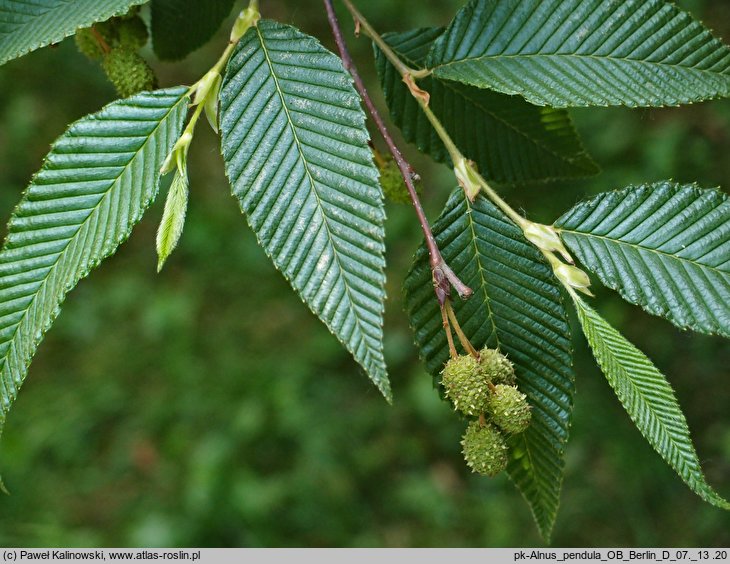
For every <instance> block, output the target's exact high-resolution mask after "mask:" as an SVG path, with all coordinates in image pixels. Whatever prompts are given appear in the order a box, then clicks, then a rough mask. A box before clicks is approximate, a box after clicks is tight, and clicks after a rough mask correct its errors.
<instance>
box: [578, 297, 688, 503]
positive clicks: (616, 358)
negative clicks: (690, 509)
mask: <svg viewBox="0 0 730 564" xmlns="http://www.w3.org/2000/svg"><path fill="white" fill-rule="evenodd" d="M578 307H579V308H580V310H581V312H582V313H583V315H584V316H585V317H586V318H587V319H590V321H591V324H592V327H593V328H594V330H595V331H597V332H599V333H602V332H601V331H600V325H601V324H600V323H599V322H595V321H594V320H593V319H592V315H591V314H592V313H593V312H592V311H590V310H588V309H586V306H585V304H583V303H580V302H579V303H578ZM606 331H608V333H611V332H612V331H611V330H610V328H607V329H606ZM602 340H603V343H604V347H603V348H604V350H607V351H609V352H610V353H611V354H610V356H612V357H613V362H614V363H615V364H616V366H617V367H618V368H619V370H620V371H621V376H622V377H621V381H622V382H624V383H625V384H628V385H629V386H630V387H632V388H633V389H634V390H635V391H636V394H637V395H638V396H639V397H640V398H641V399H642V401H643V402H644V405H646V406H647V409H648V411H649V413H651V414H652V416H653V419H654V420H655V421H656V422H657V423H658V424H659V426H660V427H661V428H662V429H663V430H664V434H665V436H667V437H668V439H669V442H670V443H671V444H672V445H673V447H674V450H675V451H676V452H678V453H679V459H680V460H681V461H682V463H683V471H682V472H686V470H687V466H688V465H690V464H691V463H692V461H691V460H689V461H688V460H687V458H686V457H685V456H684V452H683V451H682V449H680V448H679V443H677V442H676V440H675V439H674V437H673V436H672V434H671V433H670V432H669V431H668V427H667V424H666V423H665V422H664V421H663V420H662V419H661V417H660V416H659V415H657V412H656V411H655V410H654V409H653V408H652V407H651V404H650V403H649V402H648V401H647V400H646V397H647V396H646V395H645V394H644V393H643V392H642V390H641V388H640V387H639V386H638V384H636V383H635V382H634V380H633V379H632V378H631V377H630V376H629V371H628V369H626V368H625V367H624V365H623V363H622V362H621V361H620V360H619V355H618V354H616V353H615V352H614V351H613V349H612V348H611V347H610V346H609V345H608V344H607V342H606V339H605V337H603V338H602ZM629 351H631V349H630V348H629ZM609 362H610V360H609ZM641 364H644V363H641ZM655 370H656V368H655ZM607 378H608V380H609V383H611V387H612V388H613V389H614V390H616V392H618V390H619V378H618V377H616V376H614V377H610V376H608V375H607ZM653 380H654V378H653ZM664 384H666V386H667V388H668V389H669V391H670V392H671V393H672V395H673V396H674V392H673V390H672V388H671V386H670V385H669V383H668V382H666V380H665V381H664ZM619 399H620V398H619ZM626 399H628V398H626ZM621 403H622V404H623V405H626V403H628V402H624V401H623V400H621ZM675 403H676V398H675ZM675 407H677V406H675ZM627 412H628V410H627ZM629 417H631V420H632V421H633V422H634V423H637V421H636V420H637V419H639V417H636V416H635V415H634V414H633V413H630V412H629ZM673 419H675V420H677V418H675V417H673ZM678 420H684V418H683V416H682V414H681V410H680V418H679V419H678ZM637 429H639V428H638V425H637ZM680 431H685V436H686V437H687V439H688V444H689V449H690V451H691V452H692V453H693V454H694V455H695V458H696V457H697V454H696V451H695V449H694V447H693V446H692V441H691V439H690V438H689V429H688V428H687V426H686V420H685V425H684V429H680ZM639 432H640V433H641V434H642V435H643V436H644V437H646V438H647V439H649V436H648V435H647V434H646V433H645V432H644V430H642V429H639ZM650 440H653V438H651V439H650ZM651 446H652V448H654V450H656V451H657V452H658V453H659V454H660V455H661V456H662V458H664V459H665V460H667V462H669V463H670V465H672V467H674V464H673V463H672V462H671V461H670V460H669V459H668V458H669V457H667V456H665V453H663V452H661V451H660V450H659V448H658V446H655V445H654V444H652V445H651ZM675 469H676V468H675ZM676 470H677V472H678V473H679V475H680V476H681V477H682V478H683V479H685V480H686V479H688V478H689V477H692V480H693V484H694V482H695V480H696V476H694V475H693V474H694V472H692V471H690V473H689V476H688V475H683V473H682V472H680V471H679V469H676ZM691 487H692V489H693V490H695V489H696V487H695V486H694V485H693V486H691ZM698 489H699V488H698Z"/></svg>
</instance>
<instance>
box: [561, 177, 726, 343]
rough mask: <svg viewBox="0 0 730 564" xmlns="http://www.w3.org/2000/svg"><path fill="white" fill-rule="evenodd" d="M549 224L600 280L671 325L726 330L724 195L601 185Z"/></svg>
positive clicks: (669, 185) (690, 188)
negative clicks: (610, 188)
mask: <svg viewBox="0 0 730 564" xmlns="http://www.w3.org/2000/svg"><path fill="white" fill-rule="evenodd" d="M556 226H557V227H559V228H560V230H561V231H560V235H561V237H562V238H563V240H564V241H565V244H566V245H567V246H568V248H569V249H570V250H571V251H572V252H573V253H575V255H576V256H577V258H578V259H579V260H580V262H581V263H583V265H585V267H586V268H587V269H588V270H590V271H592V272H594V273H595V274H596V275H597V276H598V277H599V278H600V279H601V282H603V283H604V284H605V285H606V286H608V287H610V288H613V289H614V290H618V291H619V293H620V294H621V296H623V297H624V298H625V299H626V300H627V301H629V302H631V303H633V304H638V305H640V306H641V307H643V308H644V309H645V310H646V311H648V312H649V313H652V314H654V315H660V316H662V317H664V318H666V319H668V320H669V321H671V322H672V323H674V324H675V325H677V326H678V327H681V328H683V329H693V330H695V331H700V332H702V333H709V334H719V335H723V336H725V337H730V201H728V197H727V196H726V195H725V194H723V193H722V192H720V191H718V190H702V189H701V188H699V187H697V186H695V185H680V184H675V183H673V182H661V183H657V184H647V185H643V186H630V187H628V188H625V189H623V190H618V191H616V192H606V193H604V194H600V195H598V196H596V197H595V198H591V199H590V200H587V201H585V202H582V203H580V204H578V205H577V206H575V207H574V208H573V209H572V210H570V211H569V212H567V213H566V214H565V215H563V216H562V217H561V218H560V219H559V220H558V221H557V222H556Z"/></svg>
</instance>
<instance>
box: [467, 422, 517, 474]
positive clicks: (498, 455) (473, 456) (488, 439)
mask: <svg viewBox="0 0 730 564" xmlns="http://www.w3.org/2000/svg"><path fill="white" fill-rule="evenodd" d="M461 446H462V450H461V452H462V453H463V455H464V460H466V464H467V466H469V468H471V469H472V472H477V473H478V474H482V475H484V476H489V477H490V478H493V477H494V476H496V475H497V474H499V473H500V472H501V471H502V470H504V469H505V468H507V444H506V443H505V442H504V437H503V436H502V433H500V432H499V429H497V428H496V427H495V426H494V425H490V424H488V423H487V424H486V425H482V424H481V423H479V421H472V422H471V423H469V426H468V427H467V428H466V432H465V433H464V436H463V438H462V439H461Z"/></svg>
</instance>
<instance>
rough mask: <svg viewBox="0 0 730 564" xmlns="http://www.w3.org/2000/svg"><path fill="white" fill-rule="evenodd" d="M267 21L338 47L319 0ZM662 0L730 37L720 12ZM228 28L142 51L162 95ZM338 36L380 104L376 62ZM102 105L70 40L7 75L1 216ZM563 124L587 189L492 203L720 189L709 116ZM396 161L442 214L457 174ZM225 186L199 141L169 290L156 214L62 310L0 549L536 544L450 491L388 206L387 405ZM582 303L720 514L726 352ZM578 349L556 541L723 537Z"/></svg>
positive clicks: (717, 343) (605, 299)
mask: <svg viewBox="0 0 730 564" xmlns="http://www.w3.org/2000/svg"><path fill="white" fill-rule="evenodd" d="M262 4H263V6H262V10H263V13H264V15H265V16H266V17H272V18H276V19H280V20H282V21H285V22H290V23H293V24H295V25H297V26H299V27H301V28H302V29H304V30H305V31H307V32H309V33H312V34H314V35H317V36H318V37H320V38H321V39H322V40H323V42H324V43H325V44H326V45H328V46H330V47H333V45H332V41H331V39H330V35H329V31H328V28H327V27H326V21H325V18H324V15H323V11H322V8H321V5H320V3H319V2H316V1H315V0H309V1H307V2H293V1H284V0H268V1H264V2H262ZM459 4H460V3H459V2H456V1H453V0H451V1H448V2H444V1H436V0H429V1H421V2H413V3H411V2H395V1H393V0H368V1H367V2H362V3H361V8H362V10H363V11H364V12H365V13H366V15H367V16H368V17H370V18H371V19H372V21H373V23H374V24H376V27H377V28H378V29H380V30H382V31H387V30H392V29H401V30H402V29H408V28H411V27H416V26H422V25H434V24H445V23H447V22H448V20H449V19H450V17H451V16H452V15H453V13H454V12H455V10H456V9H457V8H458V6H459ZM679 4H680V5H682V6H683V7H685V8H687V9H690V10H692V11H693V13H694V14H695V15H697V16H699V17H701V18H702V19H703V20H704V21H706V22H708V24H709V25H710V26H711V27H712V28H713V29H715V31H716V32H717V33H718V34H719V35H721V36H724V37H726V38H728V37H729V36H730V10H728V9H727V3H726V1H725V0H714V1H713V0H704V1H703V0H694V1H683V2H679ZM342 20H343V22H344V23H345V24H346V25H347V28H348V32H349V30H350V29H351V24H350V20H349V19H348V18H346V17H345V16H344V14H342ZM228 27H229V22H228V23H226V24H225V25H224V26H223V28H222V29H221V31H220V32H219V33H218V34H217V35H216V37H215V38H214V40H213V41H212V42H211V43H210V44H208V46H206V47H205V48H203V49H201V50H199V51H197V52H196V53H194V54H193V55H192V56H191V57H189V58H188V59H187V60H186V61H184V62H181V63H176V64H162V63H156V62H154V59H153V58H152V57H151V59H152V60H153V64H154V65H155V67H156V70H157V71H158V73H159V76H160V79H161V84H162V85H173V84H179V83H187V84H190V83H192V82H193V81H194V80H196V79H197V78H198V77H199V76H200V75H201V74H202V73H203V72H204V71H205V70H206V69H207V68H208V67H209V66H210V65H211V64H212V63H213V62H214V61H215V60H216V59H217V57H218V53H219V52H220V51H221V49H222V48H223V46H224V45H225V41H226V37H227V29H228ZM348 36H349V37H350V38H351V41H350V43H351V47H352V50H353V52H354V54H355V56H356V58H357V60H358V61H359V63H360V66H361V70H362V72H363V73H364V74H365V75H366V76H369V78H370V84H371V85H372V90H373V91H374V92H375V91H376V88H375V84H376V83H375V81H374V75H373V67H372V57H371V54H370V53H371V52H370V47H369V44H368V43H367V41H366V40H365V39H360V40H355V39H354V38H352V36H351V35H350V34H349V33H348ZM148 54H150V55H151V51H149V50H148ZM114 97H115V96H114V93H113V91H112V88H111V86H110V85H109V84H107V83H106V81H105V79H104V78H103V76H102V73H101V71H100V69H99V68H98V67H97V66H96V65H95V64H92V63H90V62H88V61H87V60H85V59H84V58H83V57H82V56H81V55H79V54H78V53H77V52H76V51H75V48H74V45H73V41H70V40H67V41H65V42H63V43H62V44H61V45H59V46H58V47H56V48H47V49H43V50H41V51H38V52H36V53H34V54H32V55H29V56H27V57H24V58H22V59H20V60H17V61H14V62H12V63H9V64H7V65H5V66H4V67H2V68H0V101H1V102H2V103H1V104H0V212H1V214H0V215H1V216H2V217H4V218H7V217H9V214H10V211H11V210H12V208H13V206H14V205H15V203H16V202H17V200H18V198H19V197H20V194H21V192H22V190H23V189H24V187H25V186H26V184H27V183H28V180H29V178H30V177H31V175H32V174H33V173H34V172H35V171H36V170H37V169H38V168H39V166H40V164H41V161H42V158H43V155H44V154H45V153H46V152H47V150H48V146H49V144H50V142H51V140H52V139H54V138H55V137H57V136H58V135H60V134H61V133H62V132H63V130H64V129H65V127H66V125H67V124H68V123H70V122H71V121H73V120H75V119H78V118H79V117H81V116H83V115H85V114H86V113H89V112H93V111H96V110H97V109H98V108H99V107H101V106H102V105H103V104H105V103H108V102H110V101H111V100H113V99H114ZM574 115H575V119H576V123H577V125H578V128H579V129H580V131H581V133H582V135H583V136H584V138H585V143H586V145H587V147H588V149H589V150H590V152H591V153H592V154H593V155H594V156H595V158H596V160H597V161H598V162H599V163H600V164H601V165H602V167H603V168H604V172H603V174H602V175H600V176H598V177H596V178H592V179H587V180H584V181H580V182H571V183H558V184H551V185H548V186H527V187H523V188H520V189H515V190H513V191H512V192H511V193H509V194H508V198H509V199H510V201H511V202H512V203H513V204H516V205H517V206H521V207H524V209H526V210H529V213H530V216H531V217H533V218H536V219H539V220H542V221H545V222H552V221H553V220H554V219H555V218H556V217H557V216H558V215H559V214H560V213H561V212H562V211H564V210H565V209H567V208H568V207H570V206H571V205H572V204H573V203H575V202H576V201H577V200H579V199H580V198H582V197H585V196H587V195H589V194H594V193H597V192H599V191H603V190H609V189H615V188H620V187H624V186H626V185H628V184H631V183H639V182H644V181H655V180H660V179H666V178H674V179H676V180H678V181H682V182H689V181H694V180H696V181H698V182H699V183H700V184H702V185H704V186H716V185H721V186H723V187H725V189H727V188H728V187H730V159H729V158H728V154H730V102H729V101H727V100H724V101H716V102H711V103H705V104H700V105H696V106H692V107H684V108H669V109H661V110H634V111H630V110H626V109H597V110H581V111H576V112H574ZM484 135H489V132H486V131H485V132H484ZM407 152H408V154H409V156H412V157H413V161H414V162H415V163H416V164H417V168H418V170H419V171H420V172H421V175H422V176H423V178H424V198H425V200H426V202H427V205H428V208H429V210H430V214H431V217H433V218H435V216H436V215H437V214H438V210H439V207H440V206H441V205H443V203H444V201H445V200H446V197H447V194H448V192H449V190H450V189H451V187H452V185H453V183H454V181H453V177H452V176H451V174H450V172H449V171H448V170H447V169H445V168H444V167H438V166H436V165H433V164H432V163H431V162H430V161H429V160H428V159H427V158H425V157H420V158H419V157H417V156H416V152H415V151H414V150H412V148H410V147H409V148H407ZM222 170H223V167H222V162H221V157H220V155H219V150H218V145H217V141H216V139H215V137H214V135H213V134H212V133H211V132H210V131H209V130H208V129H207V126H206V125H204V124H202V123H201V126H200V127H199V128H198V133H197V135H196V139H195V143H194V145H193V148H192V151H191V187H192V195H191V206H190V211H189V218H188V221H187V225H186V228H185V233H184V235H183V239H182V243H181V246H180V248H179V249H178V251H177V252H176V253H175V254H174V255H173V257H172V258H171V259H170V260H169V262H168V264H167V266H166V267H165V270H164V271H163V273H162V274H160V275H156V274H155V263H156V257H155V253H154V234H155V229H156V227H157V223H158V221H159V218H160V215H161V213H162V202H163V198H159V201H158V202H157V203H156V204H155V206H154V207H153V208H152V209H151V210H150V212H149V213H148V216H147V218H146V219H145V220H144V221H143V223H142V224H141V225H140V226H139V227H138V228H137V229H136V231H135V233H134V234H133V236H132V238H131V239H130V241H129V242H128V243H127V244H126V245H125V246H124V247H123V248H122V250H121V251H120V252H119V253H118V254H117V255H116V256H115V257H113V258H112V259H110V260H109V261H108V262H106V263H105V264H104V265H103V267H102V268H101V269H99V270H98V271H96V272H94V273H93V274H92V276H91V277H90V279H88V280H85V281H83V282H82V283H81V284H80V285H79V287H78V288H77V289H76V290H75V291H74V292H72V293H71V295H70V296H69V298H68V300H67V302H66V304H65V306H64V312H63V315H61V316H60V318H59V319H58V320H57V322H56V324H55V326H54V328H53V330H52V331H51V332H50V333H49V335H48V336H47V337H46V339H45V341H44V343H43V345H42V346H41V348H40V351H39V353H38V355H37V356H36V359H35V361H34V364H33V366H32V368H31V370H30V375H29V377H28V381H27V383H26V384H25V386H24V388H23V390H22V393H21V394H20V398H19V399H18V401H17V403H16V404H15V407H14V409H13V412H12V414H11V415H10V417H9V420H8V423H7V427H6V429H5V435H4V437H3V440H2V443H1V444H0V468H1V469H2V473H3V477H4V478H5V481H6V483H7V485H8V487H9V488H10V490H11V492H12V495H10V496H2V497H0V545H29V546H34V545H38V546H48V545H54V546H55V545H57V546H83V545H89V546H92V545H99V546H120V545H150V546H163V545H166V546H174V545H181V546H184V545H200V546H509V545H534V544H540V543H541V540H540V538H539V537H538V535H537V533H536V530H535V528H534V526H533V524H532V521H531V516H530V514H529V510H528V509H527V507H526V506H525V505H524V503H523V502H522V500H521V499H520V498H519V494H518V493H516V491H515V490H514V489H513V487H512V486H511V484H510V483H509V481H508V479H507V478H506V477H500V478H498V479H495V480H487V479H480V478H477V477H475V476H472V475H470V474H469V473H468V471H467V469H466V468H465V466H464V464H463V462H462V460H461V456H460V453H459V438H460V434H461V432H462V423H461V422H460V421H459V420H458V418H457V417H456V416H455V415H454V414H453V413H452V412H451V410H450V409H449V407H448V406H447V405H446V404H444V403H442V402H441V401H440V400H439V398H438V394H437V393H436V392H435V391H434V390H433V389H432V384H431V378H430V376H428V375H427V374H425V373H424V371H423V369H422V368H421V366H420V365H419V363H418V361H417V354H416V350H415V348H414V346H413V345H412V340H411V336H410V333H409V329H408V326H407V322H406V319H405V316H404V314H403V312H402V299H401V296H400V284H401V282H402V280H403V278H404V276H405V273H406V271H407V269H408V265H409V260H410V257H411V256H412V253H413V252H414V250H415V248H416V246H417V245H418V244H419V242H420V234H419V231H418V229H417V226H416V223H415V221H414V216H413V213H412V211H411V210H410V209H409V208H408V207H405V206H398V205H392V204H389V205H388V216H389V217H388V223H387V229H388V264H389V279H388V295H389V301H388V303H387V319H386V333H387V342H386V347H387V358H388V361H389V365H390V370H391V376H392V380H393V387H394V391H395V397H396V402H395V405H394V406H393V407H389V406H388V405H387V404H386V403H385V402H384V401H383V400H382V398H381V397H380V396H379V394H378V393H377V392H376V390H375V388H374V387H373V386H372V385H370V384H369V382H368V381H367V379H366V378H365V377H364V376H363V375H362V374H360V373H359V371H358V369H357V367H356V365H355V364H354V362H353V361H351V360H350V359H349V358H348V356H347V354H346V353H345V352H344V351H343V349H341V348H340V346H339V345H338V343H337V342H336V340H335V339H334V338H333V337H332V336H330V335H329V334H328V332H327V331H326V329H325V328H324V326H323V325H321V324H320V323H319V322H318V321H317V320H316V319H315V318H314V316H312V315H311V314H310V313H309V312H308V310H307V309H306V308H305V306H303V305H302V304H301V303H300V301H299V299H298V298H297V297H296V296H295V295H294V293H293V292H291V291H290V289H289V287H288V285H287V283H286V282H285V281H284V279H283V278H282V277H281V275H279V274H278V273H277V272H276V271H275V270H274V268H273V267H272V266H271V264H270V263H269V261H268V260H267V258H266V257H265V255H264V253H263V251H262V250H260V249H259V248H258V247H257V245H256V243H255V240H254V238H253V236H252V234H251V232H250V231H249V229H248V228H247V227H246V225H245V221H244V220H243V218H242V217H241V214H240V212H239V211H238V209H237V206H236V205H235V203H234V201H233V200H232V198H231V196H230V195H229V189H228V187H227V183H226V181H225V178H224V176H223V173H222ZM599 294H600V295H599V300H598V301H597V304H598V306H599V309H600V310H601V311H602V312H603V313H604V314H605V315H606V316H607V317H608V318H609V319H610V320H611V321H612V322H614V323H616V324H618V325H619V326H620V328H621V330H622V331H623V332H625V334H626V335H627V336H628V337H629V338H631V339H632V340H634V341H635V342H636V343H637V344H638V345H639V346H640V347H641V348H642V349H643V350H644V351H645V352H647V353H648V354H649V355H650V356H651V357H652V358H653V359H654V360H655V362H656V363H657V365H658V366H659V367H660V368H662V369H663V370H664V371H665V372H666V373H667V374H668V375H669V376H670V379H671V381H672V383H673V385H674V386H675V388H676V390H677V393H678V395H679V398H680V400H681V403H682V405H683V407H684V409H685V411H686V413H687V417H688V419H689V422H690V426H691V428H692V429H693V431H694V438H695V440H696V444H697V447H698V450H699V453H700V456H701V458H702V460H703V464H704V467H705V470H706V472H707V474H708V477H709V480H710V482H711V483H712V484H714V485H716V486H717V487H718V489H719V490H720V492H721V493H723V494H724V495H725V497H727V496H730V416H729V415H728V409H727V406H728V405H730V382H728V375H729V374H728V372H729V371H728V366H730V347H728V345H727V343H726V342H723V341H722V340H721V339H719V338H712V337H703V336H699V335H694V334H689V333H682V332H680V331H678V330H675V329H674V328H673V327H672V326H670V325H669V324H668V323H665V322H663V321H662V320H659V319H657V318H652V317H650V316H648V315H646V314H644V313H643V312H642V311H640V310H639V309H637V308H633V307H630V306H628V305H626V304H624V303H623V302H622V301H621V300H620V299H618V298H617V297H616V295H614V294H612V293H610V292H599ZM575 342H576V373H577V385H578V397H577V405H576V410H575V422H574V425H573V437H572V439H571V443H570V446H569V450H568V457H567V471H566V480H565V487H564V494H563V502H562V508H561V513H560V516H559V518H558V522H557V526H556V531H555V537H554V543H555V544H556V545H563V546H579V545H588V546H590V545H603V546H606V545H608V546H612V545H619V546H620V545H640V546H663V545H666V546H700V545H701V546H716V545H724V546H727V545H728V544H730V514H728V513H727V512H722V511H721V510H718V509H715V508H713V507H711V506H709V505H707V504H704V503H703V502H701V501H700V500H699V498H697V497H696V496H694V495H693V494H692V493H691V492H690V491H689V490H688V489H687V488H686V487H685V486H684V485H683V484H682V482H681V481H680V480H679V478H677V477H676V476H675V475H674V473H673V472H672V471H671V470H670V469H669V468H668V467H667V466H665V465H664V463H663V462H662V461H661V460H660V458H659V457H658V456H657V455H655V453H654V452H653V451H652V450H651V448H650V447H649V446H648V445H647V444H646V443H645V442H644V441H643V439H642V438H641V436H640V435H639V433H638V431H636V430H635V429H634V428H633V427H632V425H631V423H630V421H629V419H628V417H627V416H626V415H625V413H624V412H623V411H622V409H621V407H620V406H619V404H618V402H617V400H616V399H615V398H614V396H613V394H612V392H611V390H610V388H609V387H608V385H607V384H606V383H605V380H603V378H602V376H601V374H600V373H599V371H598V369H597V368H596V367H595V364H594V363H593V362H592V359H591V357H590V356H589V354H588V353H587V351H586V347H585V345H584V342H583V340H582V339H581V338H576V340H575Z"/></svg>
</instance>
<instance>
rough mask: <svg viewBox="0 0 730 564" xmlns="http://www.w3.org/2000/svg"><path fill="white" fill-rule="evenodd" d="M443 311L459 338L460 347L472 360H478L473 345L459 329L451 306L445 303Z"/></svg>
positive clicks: (477, 354) (459, 326)
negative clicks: (444, 310)
mask: <svg viewBox="0 0 730 564" xmlns="http://www.w3.org/2000/svg"><path fill="white" fill-rule="evenodd" d="M444 309H446V314H447V315H448V316H449V320H450V321H451V324H452V326H453V327H454V331H455V332H456V336H457V337H459V342H460V343H461V346H462V347H464V350H465V351H466V352H467V353H469V354H470V355H471V356H473V357H474V358H477V359H478V358H479V353H478V352H477V350H476V349H475V348H474V345H472V344H471V341H470V340H469V337H467V336H466V334H465V333H464V331H462V329H461V325H459V320H458V319H456V313H454V308H453V307H452V306H451V303H450V302H446V304H445V305H444Z"/></svg>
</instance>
